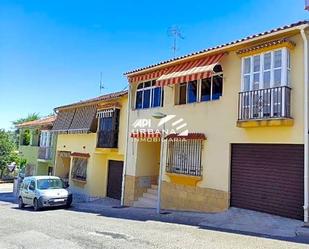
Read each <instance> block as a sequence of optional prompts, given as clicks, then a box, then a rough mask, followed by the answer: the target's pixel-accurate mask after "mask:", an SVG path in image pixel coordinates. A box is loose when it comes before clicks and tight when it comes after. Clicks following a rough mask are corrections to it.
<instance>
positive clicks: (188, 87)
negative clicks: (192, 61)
mask: <svg viewBox="0 0 309 249" xmlns="http://www.w3.org/2000/svg"><path fill="white" fill-rule="evenodd" d="M176 91H178V93H177V92H176V95H177V98H176V104H178V105H183V104H190V103H195V102H203V101H211V100H218V99H219V98H220V97H221V96H222V91H223V74H222V67H221V66H220V65H217V66H215V68H214V73H213V74H212V76H211V77H209V78H205V79H201V80H194V81H190V82H184V83H181V84H179V85H178V86H177V88H176Z"/></svg>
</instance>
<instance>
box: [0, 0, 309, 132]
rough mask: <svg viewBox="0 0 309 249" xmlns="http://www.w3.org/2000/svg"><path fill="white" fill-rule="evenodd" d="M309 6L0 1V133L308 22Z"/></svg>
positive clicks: (252, 0) (198, 0)
mask: <svg viewBox="0 0 309 249" xmlns="http://www.w3.org/2000/svg"><path fill="white" fill-rule="evenodd" d="M308 17H309V12H306V11H304V0H272V1H269V0H259V1H257V0H233V1H230V0H225V1H223V0H222V1H213V0H212V1H208V0H195V1H182V0H178V1H166V0H164V1H163V0H156V1H141V0H135V1H104V0H101V1H93V0H88V1H85V0H84V1H78V0H65V1H64V0H45V1H42V0H26V1H25V0H24V1H21V0H20V1H17V0H0V128H5V129H8V128H10V127H11V121H12V120H15V119H17V118H21V117H25V116H27V114H28V113H33V112H38V113H40V114H41V115H47V114H49V113H51V112H52V111H53V108H54V107H56V106H60V105H63V104H68V103H72V102H76V101H79V100H82V99H87V98H91V97H95V96H98V95H100V91H99V77H100V72H102V74H103V83H104V85H105V89H104V90H103V92H102V93H101V94H104V93H108V92H112V91H118V90H122V89H123V88H125V87H126V85H127V81H126V79H125V78H124V76H123V73H124V72H126V71H129V70H131V69H135V68H139V67H142V66H147V65H149V64H152V63H156V62H159V61H162V60H165V59H168V58H170V57H172V56H173V53H172V50H171V47H172V40H171V37H169V36H168V34H167V30H168V28H169V27H170V26H173V25H177V26H179V27H180V28H181V30H182V32H183V35H184V37H185V39H184V40H181V41H180V42H179V50H178V51H177V55H183V54H187V53H190V52H193V51H198V50H201V49H204V48H207V47H211V46H214V45H219V44H221V43H225V42H229V41H232V40H235V39H239V38H242V37H245V36H247V35H251V34H255V33H257V32H261V31H266V30H268V29H271V28H275V27H279V26H282V25H285V24H289V23H292V22H295V21H298V20H303V19H309V18H308Z"/></svg>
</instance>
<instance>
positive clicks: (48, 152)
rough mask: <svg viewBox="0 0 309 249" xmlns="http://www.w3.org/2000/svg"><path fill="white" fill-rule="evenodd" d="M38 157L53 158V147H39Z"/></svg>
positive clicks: (43, 158)
mask: <svg viewBox="0 0 309 249" xmlns="http://www.w3.org/2000/svg"><path fill="white" fill-rule="evenodd" d="M38 159H42V160H51V159H52V147H39V154H38Z"/></svg>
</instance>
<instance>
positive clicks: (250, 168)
mask: <svg viewBox="0 0 309 249" xmlns="http://www.w3.org/2000/svg"><path fill="white" fill-rule="evenodd" d="M303 203H304V147H303V145H290V144H285V145H283V144H233V145H232V170H231V206H234V207H239V208H247V209H252V210H257V211H262V212H266V213H271V214H276V215H280V216H284V217H289V218H295V219H303Z"/></svg>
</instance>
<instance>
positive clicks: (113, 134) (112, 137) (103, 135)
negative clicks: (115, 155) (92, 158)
mask: <svg viewBox="0 0 309 249" xmlns="http://www.w3.org/2000/svg"><path fill="white" fill-rule="evenodd" d="M97 148H118V130H115V131H113V130H110V131H104V130H103V131H102V130H101V131H98V143H97Z"/></svg>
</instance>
